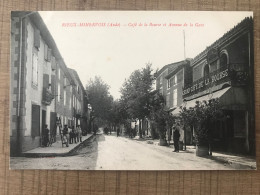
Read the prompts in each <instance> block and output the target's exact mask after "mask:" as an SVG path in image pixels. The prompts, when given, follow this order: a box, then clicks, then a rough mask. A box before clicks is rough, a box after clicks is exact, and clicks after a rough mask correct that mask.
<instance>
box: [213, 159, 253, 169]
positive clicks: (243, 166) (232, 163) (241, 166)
mask: <svg viewBox="0 0 260 195" xmlns="http://www.w3.org/2000/svg"><path fill="white" fill-rule="evenodd" d="M210 159H212V160H215V161H218V162H221V163H224V164H227V166H230V167H232V168H234V169H245V170H257V168H256V165H255V166H254V165H248V164H242V163H238V162H235V161H233V160H229V159H222V158H219V157H216V156H211V157H210Z"/></svg>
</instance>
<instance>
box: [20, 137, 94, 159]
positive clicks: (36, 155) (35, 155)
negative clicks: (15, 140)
mask: <svg viewBox="0 0 260 195" xmlns="http://www.w3.org/2000/svg"><path fill="white" fill-rule="evenodd" d="M93 137H94V134H92V135H91V136H89V137H88V138H87V139H85V140H84V141H83V142H81V143H80V144H78V145H77V146H75V147H74V148H71V150H70V151H69V152H64V153H23V154H22V157H27V158H51V157H66V156H73V155H75V151H77V150H78V149H79V148H80V147H81V146H83V145H84V146H85V145H86V143H87V141H89V140H90V139H92V138H93Z"/></svg>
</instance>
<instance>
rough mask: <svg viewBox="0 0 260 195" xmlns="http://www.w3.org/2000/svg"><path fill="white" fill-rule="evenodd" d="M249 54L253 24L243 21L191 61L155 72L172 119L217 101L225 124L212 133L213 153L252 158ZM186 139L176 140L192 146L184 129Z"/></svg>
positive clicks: (190, 132)
mask: <svg viewBox="0 0 260 195" xmlns="http://www.w3.org/2000/svg"><path fill="white" fill-rule="evenodd" d="M253 51H254V48H253V19H252V18H245V19H244V20H243V21H241V22H240V23H239V24H238V25H236V26H235V27H234V28H232V29H231V30H230V31H228V32H227V33H226V34H225V35H223V36H222V37H221V38H219V39H218V40H216V41H215V42H214V43H213V44H212V45H210V46H209V47H207V48H206V49H205V50H204V51H202V52H201V53H200V54H198V55H197V56H196V57H195V58H194V59H189V60H188V61H187V63H185V61H183V62H178V63H173V64H170V65H166V66H164V67H163V68H162V69H161V70H160V71H159V74H158V76H157V79H156V89H157V90H159V91H160V92H161V94H163V96H164V97H165V100H166V108H167V109H169V110H170V111H171V113H172V114H173V115H178V114H179V112H180V106H182V107H184V106H185V107H187V108H190V107H194V106H195V105H196V101H204V100H206V101H207V100H210V99H213V98H219V101H220V104H221V109H222V110H223V112H224V113H225V116H226V117H225V118H226V120H224V121H219V122H218V123H216V124H215V125H214V127H213V128H214V129H213V132H212V134H213V135H212V136H213V150H220V151H226V152H233V153H240V154H241V153H244V154H254V153H255V130H254V129H255V126H254V120H255V118H254V72H253V70H254V52H253ZM183 133H184V131H183V130H182V132H181V134H183ZM185 134H186V135H185V138H184V136H183V135H181V139H180V140H183V141H186V143H187V144H189V143H190V144H191V143H192V142H193V140H192V137H193V135H194V130H193V129H191V128H187V129H185ZM168 136H171V135H170V134H169V132H168ZM184 139H185V140H184Z"/></svg>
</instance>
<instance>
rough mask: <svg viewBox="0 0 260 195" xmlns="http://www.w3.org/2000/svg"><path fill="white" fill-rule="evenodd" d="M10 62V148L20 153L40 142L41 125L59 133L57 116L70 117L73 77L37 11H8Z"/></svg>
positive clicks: (13, 151)
mask: <svg viewBox="0 0 260 195" xmlns="http://www.w3.org/2000/svg"><path fill="white" fill-rule="evenodd" d="M10 62H11V73H10V74H11V81H10V83H11V86H10V100H11V101H10V152H11V155H20V154H21V153H23V152H25V151H28V150H31V149H33V148H36V147H39V146H42V132H43V129H44V126H45V125H48V128H49V129H50V133H51V134H55V135H59V133H60V132H59V130H58V129H57V121H58V120H57V119H60V122H61V123H62V125H64V124H69V121H70V120H71V121H73V116H74V115H73V109H72V107H73V101H72V98H73V93H74V91H73V89H72V88H73V86H74V85H75V80H74V78H73V77H72V76H71V74H70V72H69V70H68V68H67V67H66V65H65V63H64V61H63V58H62V56H61V54H60V52H59V50H58V49H57V46H56V44H55V41H54V40H53V38H52V36H51V34H50V32H49V31H48V29H47V27H46V25H45V24H44V22H43V20H42V18H41V17H40V15H39V13H37V12H12V14H11V61H10ZM83 91H84V90H83ZM78 101H79V102H80V103H79V104H83V100H82V99H78Z"/></svg>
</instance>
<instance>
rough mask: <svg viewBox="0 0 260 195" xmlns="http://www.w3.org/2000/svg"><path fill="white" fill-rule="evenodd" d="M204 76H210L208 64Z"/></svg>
mask: <svg viewBox="0 0 260 195" xmlns="http://www.w3.org/2000/svg"><path fill="white" fill-rule="evenodd" d="M203 76H204V77H206V76H209V65H208V64H207V65H205V66H204V70H203Z"/></svg>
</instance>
